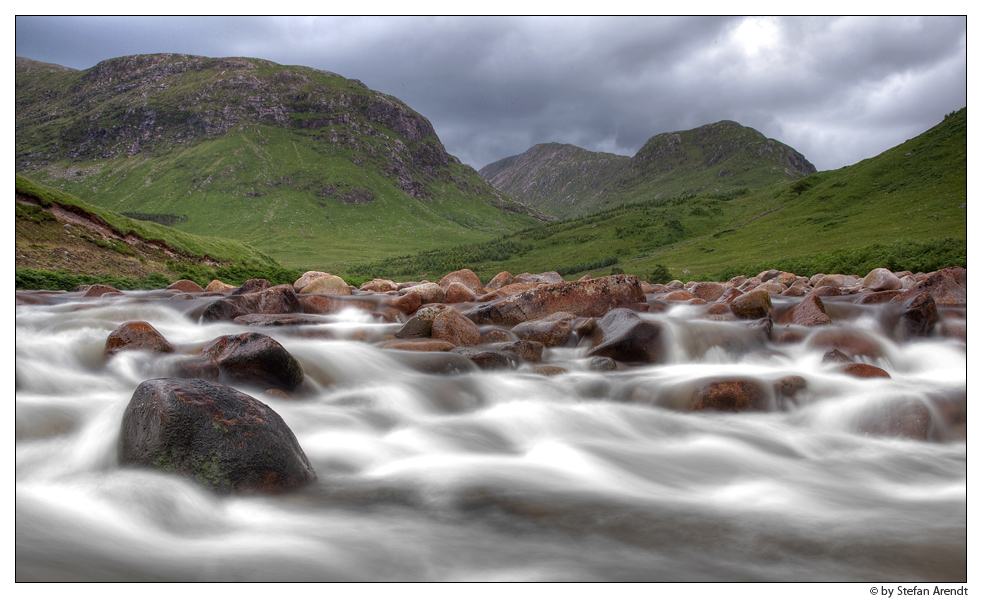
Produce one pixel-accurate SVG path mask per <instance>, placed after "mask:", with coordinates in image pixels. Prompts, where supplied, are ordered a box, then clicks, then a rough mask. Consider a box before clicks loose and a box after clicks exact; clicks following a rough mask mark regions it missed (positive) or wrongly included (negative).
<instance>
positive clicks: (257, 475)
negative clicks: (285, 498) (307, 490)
mask: <svg viewBox="0 0 982 598" xmlns="http://www.w3.org/2000/svg"><path fill="white" fill-rule="evenodd" d="M118 457H119V462H120V464H122V465H124V466H125V465H140V466H145V467H153V468H156V469H160V470H163V471H167V472H174V473H178V474H181V475H184V476H187V477H189V478H191V479H193V480H195V481H197V482H198V483H200V484H202V485H204V486H205V487H207V488H210V489H212V490H214V491H216V492H221V493H229V492H281V491H284V490H290V489H293V488H298V487H300V486H303V485H304V484H307V483H308V482H310V481H312V480H314V479H316V477H317V476H316V474H315V473H314V469H313V467H311V465H310V461H309V460H308V459H307V456H306V455H305V454H304V452H303V449H302V448H300V444H299V443H298V442H297V438H296V436H294V435H293V432H292V431H291V430H290V428H289V427H288V426H287V425H286V423H285V422H284V421H283V419H282V418H281V417H280V416H279V415H278V414H277V413H276V412H275V411H273V410H272V409H270V408H269V407H268V406H267V405H266V404H264V403H262V402H261V401H258V400H257V399H255V398H253V397H251V396H249V395H247V394H245V393H242V392H239V391H237V390H235V389H233V388H229V387H227V386H223V385H221V384H215V383H212V382H207V381H205V380H167V379H160V380H147V381H146V382H143V383H142V384H140V386H139V387H137V389H136V391H135V392H134V393H133V396H132V398H131V399H130V402H129V404H128V405H127V407H126V411H125V412H124V414H123V421H122V426H121V429H120V441H119V456H118Z"/></svg>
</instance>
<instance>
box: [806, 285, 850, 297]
mask: <svg viewBox="0 0 982 598" xmlns="http://www.w3.org/2000/svg"><path fill="white" fill-rule="evenodd" d="M808 294H809V295H815V296H816V297H838V296H840V295H842V289H840V288H838V287H831V286H824V287H815V288H814V289H812V290H811V291H809V293H808Z"/></svg>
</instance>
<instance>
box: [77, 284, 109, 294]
mask: <svg viewBox="0 0 982 598" xmlns="http://www.w3.org/2000/svg"><path fill="white" fill-rule="evenodd" d="M75 290H76V291H82V296H83V297H102V296H103V295H105V294H106V293H119V289H117V288H115V287H111V286H109V285H107V284H93V285H83V286H81V287H78V288H76V289H75Z"/></svg>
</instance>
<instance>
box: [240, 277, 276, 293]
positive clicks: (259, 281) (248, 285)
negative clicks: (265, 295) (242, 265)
mask: <svg viewBox="0 0 982 598" xmlns="http://www.w3.org/2000/svg"><path fill="white" fill-rule="evenodd" d="M268 288H270V284H269V281H268V280H266V279H265V278H250V279H249V280H247V281H245V282H243V283H242V286H240V287H239V288H237V289H235V290H234V291H232V293H231V294H232V295H249V294H252V293H260V292H262V291H265V290H266V289H268Z"/></svg>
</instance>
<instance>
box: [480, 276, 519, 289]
mask: <svg viewBox="0 0 982 598" xmlns="http://www.w3.org/2000/svg"><path fill="white" fill-rule="evenodd" d="M514 278H515V277H514V276H512V275H511V273H509V272H498V274H496V275H495V277H494V278H492V279H491V282H489V283H488V284H486V285H484V288H485V290H487V291H497V290H498V289H500V288H501V287H504V286H507V285H510V284H511V283H512V281H513V280H514Z"/></svg>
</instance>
